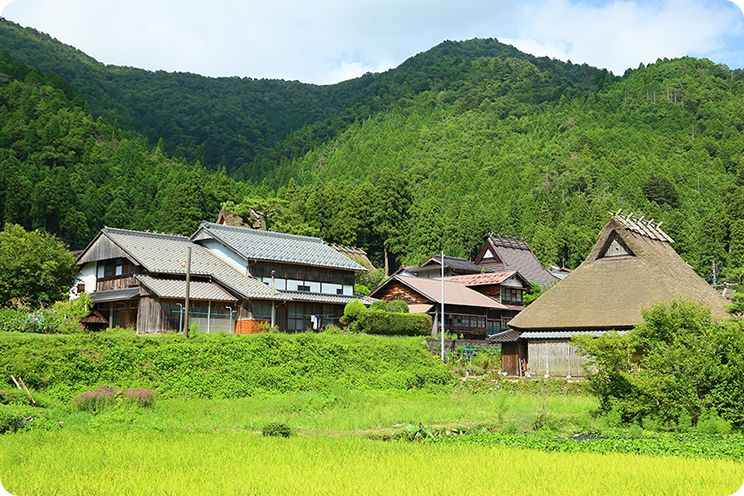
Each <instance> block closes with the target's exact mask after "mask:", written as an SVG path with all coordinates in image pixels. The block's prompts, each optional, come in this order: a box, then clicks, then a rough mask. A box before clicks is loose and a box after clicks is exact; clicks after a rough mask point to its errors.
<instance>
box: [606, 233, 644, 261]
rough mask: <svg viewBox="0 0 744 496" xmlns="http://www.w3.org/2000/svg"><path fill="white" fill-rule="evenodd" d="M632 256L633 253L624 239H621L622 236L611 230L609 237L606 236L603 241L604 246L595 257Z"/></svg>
mask: <svg viewBox="0 0 744 496" xmlns="http://www.w3.org/2000/svg"><path fill="white" fill-rule="evenodd" d="M627 256H630V257H634V256H635V254H634V253H633V252H632V251H631V250H630V248H628V245H626V244H625V241H623V238H621V237H620V236H618V235H617V233H616V232H613V233H612V234H610V237H609V238H607V241H606V242H605V245H604V247H603V248H602V251H601V252H600V253H599V257H597V258H612V257H627Z"/></svg>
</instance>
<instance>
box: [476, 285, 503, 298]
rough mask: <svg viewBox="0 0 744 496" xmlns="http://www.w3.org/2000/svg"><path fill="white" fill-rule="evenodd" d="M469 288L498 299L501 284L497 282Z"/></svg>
mask: <svg viewBox="0 0 744 496" xmlns="http://www.w3.org/2000/svg"><path fill="white" fill-rule="evenodd" d="M470 289H474V290H476V291H478V292H479V293H483V294H487V295H488V296H493V297H495V298H496V299H497V300H498V297H499V292H500V290H501V286H499V285H498V284H494V285H489V286H470Z"/></svg>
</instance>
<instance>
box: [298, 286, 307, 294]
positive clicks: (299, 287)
mask: <svg viewBox="0 0 744 496" xmlns="http://www.w3.org/2000/svg"><path fill="white" fill-rule="evenodd" d="M297 291H304V292H306V293H309V292H310V286H297Z"/></svg>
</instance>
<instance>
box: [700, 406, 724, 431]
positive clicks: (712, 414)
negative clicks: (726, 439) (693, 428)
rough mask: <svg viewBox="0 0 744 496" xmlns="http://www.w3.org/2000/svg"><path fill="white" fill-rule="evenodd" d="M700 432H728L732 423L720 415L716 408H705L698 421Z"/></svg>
mask: <svg viewBox="0 0 744 496" xmlns="http://www.w3.org/2000/svg"><path fill="white" fill-rule="evenodd" d="M697 431H698V432H699V433H700V434H728V433H729V432H731V424H730V423H729V422H727V421H726V420H724V419H722V418H721V417H719V416H718V413H717V412H716V411H715V410H703V412H702V413H701V414H700V418H699V419H698V423H697Z"/></svg>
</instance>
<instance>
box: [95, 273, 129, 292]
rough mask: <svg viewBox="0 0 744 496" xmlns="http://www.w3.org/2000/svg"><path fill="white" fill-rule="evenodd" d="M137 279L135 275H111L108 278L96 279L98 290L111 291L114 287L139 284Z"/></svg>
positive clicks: (124, 287) (120, 287)
mask: <svg viewBox="0 0 744 496" xmlns="http://www.w3.org/2000/svg"><path fill="white" fill-rule="evenodd" d="M137 285H138V283H137V280H136V279H135V278H134V276H131V275H129V276H120V277H109V278H106V279H96V291H110V290H112V289H126V288H132V287H134V286H137Z"/></svg>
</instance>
